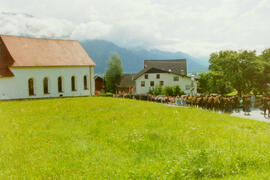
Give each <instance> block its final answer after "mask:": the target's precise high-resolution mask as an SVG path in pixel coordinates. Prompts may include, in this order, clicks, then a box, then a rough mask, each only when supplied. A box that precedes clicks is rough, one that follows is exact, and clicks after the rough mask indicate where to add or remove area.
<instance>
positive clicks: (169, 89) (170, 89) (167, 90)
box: [162, 86, 173, 96]
mask: <svg viewBox="0 0 270 180" xmlns="http://www.w3.org/2000/svg"><path fill="white" fill-rule="evenodd" d="M162 94H164V95H166V96H173V87H171V86H166V87H165V88H164V89H163V91H162Z"/></svg>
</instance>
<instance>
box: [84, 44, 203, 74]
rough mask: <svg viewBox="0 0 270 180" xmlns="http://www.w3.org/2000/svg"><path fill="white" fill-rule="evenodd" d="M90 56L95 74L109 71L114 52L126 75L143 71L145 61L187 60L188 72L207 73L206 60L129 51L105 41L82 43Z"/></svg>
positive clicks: (186, 56)
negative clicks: (118, 56)
mask: <svg viewBox="0 0 270 180" xmlns="http://www.w3.org/2000/svg"><path fill="white" fill-rule="evenodd" d="M81 44H82V46H83V47H84V49H85V50H86V52H87V53H88V54H89V56H90V57H91V58H92V59H93V60H94V61H95V62H96V64H97V66H96V67H95V73H98V74H103V73H104V71H105V70H106V69H107V61H108V59H109V57H110V55H111V53H112V52H117V53H118V54H119V55H120V57H121V59H122V63H123V68H124V72H125V73H136V72H139V71H140V70H142V68H143V62H144V60H145V59H157V60H158V59H182V58H185V59H187V65H188V72H202V71H207V67H208V64H207V62H205V59H198V58H194V57H192V56H190V55H188V54H185V53H183V52H176V53H173V52H167V51H161V50H158V49H153V50H145V49H127V48H122V47H119V46H117V45H116V44H114V43H112V42H109V41H104V40H98V39H96V40H86V41H81Z"/></svg>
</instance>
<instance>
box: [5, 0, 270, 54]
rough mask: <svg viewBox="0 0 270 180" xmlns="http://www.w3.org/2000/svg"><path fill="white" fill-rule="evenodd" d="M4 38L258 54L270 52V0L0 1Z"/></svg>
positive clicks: (204, 52) (194, 51)
mask: <svg viewBox="0 0 270 180" xmlns="http://www.w3.org/2000/svg"><path fill="white" fill-rule="evenodd" d="M10 13H16V14H10ZM24 14H28V15H31V16H33V17H31V16H26V15H24ZM0 34H10V35H23V34H28V35H32V36H35V37H52V38H68V39H77V40H84V39H96V38H98V39H105V40H109V41H112V42H114V43H116V44H118V45H120V46H123V47H141V48H147V49H152V48H158V49H162V50H169V51H183V52H186V53H189V54H191V55H193V56H196V57H200V56H208V55H209V54H210V53H211V52H215V51H219V50H225V49H233V50H238V49H256V50H257V51H258V52H260V51H261V50H263V49H265V48H270V0H0Z"/></svg>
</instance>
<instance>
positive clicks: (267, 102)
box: [117, 94, 270, 118]
mask: <svg viewBox="0 0 270 180" xmlns="http://www.w3.org/2000/svg"><path fill="white" fill-rule="evenodd" d="M117 97H124V98H131V99H140V100H148V101H154V102H159V103H166V104H172V105H176V106H191V107H198V108H202V109H207V110H212V111H216V112H217V111H219V112H225V113H232V112H240V110H241V109H243V112H244V114H245V115H250V112H251V110H252V109H254V108H255V102H256V97H255V96H253V95H252V96H250V95H244V96H243V97H242V98H241V97H240V96H221V95H218V94H210V95H183V96H176V97H173V96H164V95H158V96H155V95H129V94H122V95H117ZM257 101H258V99H257ZM256 107H258V108H260V109H261V110H263V113H264V117H268V118H269V117H270V96H264V97H262V98H260V102H259V103H256Z"/></svg>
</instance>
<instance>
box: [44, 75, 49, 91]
mask: <svg viewBox="0 0 270 180" xmlns="http://www.w3.org/2000/svg"><path fill="white" fill-rule="evenodd" d="M43 92H44V94H49V79H48V78H47V77H46V78H44V79H43Z"/></svg>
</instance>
